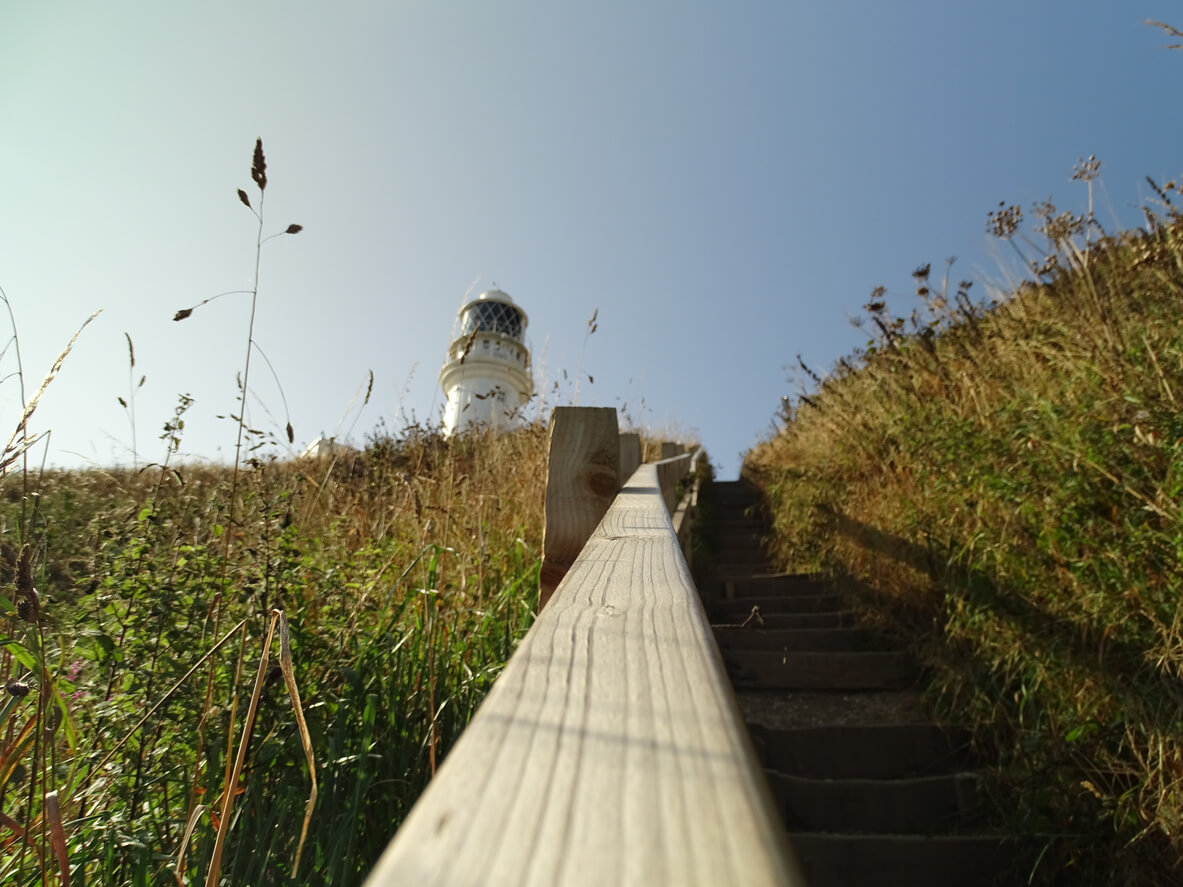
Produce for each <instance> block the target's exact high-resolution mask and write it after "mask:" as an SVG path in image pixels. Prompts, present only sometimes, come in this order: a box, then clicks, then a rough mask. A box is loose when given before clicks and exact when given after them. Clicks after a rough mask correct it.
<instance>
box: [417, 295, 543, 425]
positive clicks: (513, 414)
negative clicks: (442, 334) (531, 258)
mask: <svg viewBox="0 0 1183 887" xmlns="http://www.w3.org/2000/svg"><path fill="white" fill-rule="evenodd" d="M456 321H457V330H458V333H457V334H456V335H455V337H454V338H453V339H452V344H451V345H450V346H448V358H447V360H446V361H445V362H444V368H443V369H442V370H440V385H441V386H442V387H443V389H444V394H445V395H447V398H448V403H447V406H445V407H444V434H445V435H449V436H450V435H452V434H455V433H456V432H458V431H463V430H464V429H466V428H469V427H471V426H473V425H487V426H490V427H493V428H511V427H513V426H514V425H515V424H516V423H517V421H518V418H519V410H520V408H521V407H522V406H524V405H525V403H526V401H528V400H529V399H530V396H531V395H532V394H533V393H534V379H533V376H532V374H531V372H530V350H529V349H528V348H527V347H526V312H525V311H523V310H522V309H521V308H519V307H518V306H517V305H515V304H514V301H513V299H511V298H510V297H509V294H508V293H505V292H502V291H501V290H499V289H493V290H488V291H487V292H483V293H481V294H480V295H479V296H477V297H476V298H475V299H473V300H472V301H471V302H469V303H468V304H466V305H464V306H463V307H461V309H460V312H459V313H458V314H457V315H456Z"/></svg>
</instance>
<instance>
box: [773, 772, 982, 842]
mask: <svg viewBox="0 0 1183 887" xmlns="http://www.w3.org/2000/svg"><path fill="white" fill-rule="evenodd" d="M766 775H767V777H768V785H769V787H770V788H771V789H772V795H773V798H774V799H775V800H776V805H777V808H778V809H779V810H780V814H781V818H782V819H783V821H784V824H785V827H786V828H787V829H789V830H790V831H829V832H833V831H839V830H842V831H854V832H883V833H889V834H930V833H933V832H938V833H939V832H945V831H948V830H949V829H950V828H951V827H953V826H955V825H965V824H967V823H968V822H969V821H970V818H971V816H972V815H973V814H975V813H976V811H977V809H978V797H977V790H976V787H977V782H976V780H975V779H974V778H973V777H972V776H970V775H968V774H955V775H949V776H931V777H927V778H924V779H898V780H871V779H843V780H832V779H808V778H804V777H800V776H790V775H788V774H785V773H779V772H776V771H768V772H767V773H766Z"/></svg>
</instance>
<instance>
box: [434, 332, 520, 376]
mask: <svg viewBox="0 0 1183 887" xmlns="http://www.w3.org/2000/svg"><path fill="white" fill-rule="evenodd" d="M466 352H467V353H466ZM461 358H463V359H464V361H465V362H466V363H467V362H468V361H471V360H482V359H484V360H494V361H497V362H498V363H509V364H516V365H517V366H519V367H521V368H523V369H526V368H528V367H529V366H530V353H529V352H528V351H527V350H526V347H525V346H524V345H521V344H519V343H518V342H516V341H514V340H512V339H510V338H508V337H505V336H499V335H496V334H494V335H489V334H487V333H486V334H479V335H478V336H477V337H476V339H475V341H474V340H472V339H471V338H470V337H469V338H462V339H457V340H456V341H455V342H453V343H452V347H451V348H449V349H448V360H449V361H455V360H460V359H461Z"/></svg>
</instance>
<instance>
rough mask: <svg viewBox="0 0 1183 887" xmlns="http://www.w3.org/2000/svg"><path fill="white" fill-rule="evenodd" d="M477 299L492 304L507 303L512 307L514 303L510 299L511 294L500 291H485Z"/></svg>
mask: <svg viewBox="0 0 1183 887" xmlns="http://www.w3.org/2000/svg"><path fill="white" fill-rule="evenodd" d="M477 298H478V299H487V300H489V301H491V302H505V304H507V305H512V304H513V303H514V301H513V299H511V298H510V297H509V293H507V292H506V291H505V290H500V289H491V290H485V291H484V292H483V293H481V294H480V295H479V296H477Z"/></svg>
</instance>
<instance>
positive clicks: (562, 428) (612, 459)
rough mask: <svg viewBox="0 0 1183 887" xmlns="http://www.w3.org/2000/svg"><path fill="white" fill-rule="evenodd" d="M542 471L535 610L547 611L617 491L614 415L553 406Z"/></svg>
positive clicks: (600, 409) (608, 411) (599, 410)
mask: <svg viewBox="0 0 1183 887" xmlns="http://www.w3.org/2000/svg"><path fill="white" fill-rule="evenodd" d="M546 471H547V475H546V526H545V529H544V530H543V534H542V570H541V574H540V577H539V583H538V584H539V592H538V606H539V608H542V607H545V606H546V603H547V601H549V600H550V597H551V595H552V594H554V590H555V589H556V588H557V587H558V584H559V582H560V581H562V578H563V577H564V576H565V575H566V574H567V570H569V569H570V568H571V564H573V563H574V562H575V558H576V557H577V556H578V555H579V552H580V551H581V550H582V548H583V546H584V543H585V542H587V539H588V537H589V536H591V534H592V531H593V530H594V529H595V528H596V525H597V524H598V523H599V522H600V519H601V518H602V517H603V516H604V513H605V512H606V511H607V510H608V506H610V505H611V504H612V500H613V499H614V498H615V497H616V491H617V490H619V489H620V484H621V481H622V478H621V476H620V432H619V429H618V427H617V424H616V410H615V409H613V408H612V407H555V409H554V412H553V413H551V417H550V441H549V451H548V457H547V469H546Z"/></svg>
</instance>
